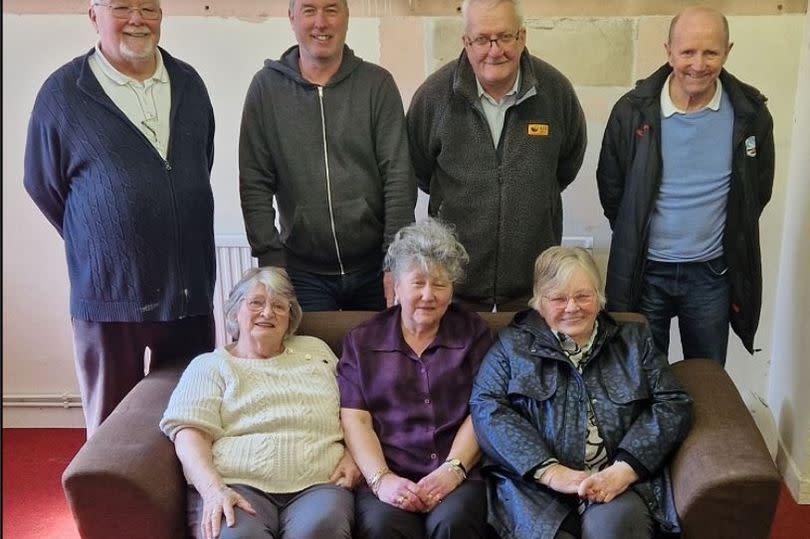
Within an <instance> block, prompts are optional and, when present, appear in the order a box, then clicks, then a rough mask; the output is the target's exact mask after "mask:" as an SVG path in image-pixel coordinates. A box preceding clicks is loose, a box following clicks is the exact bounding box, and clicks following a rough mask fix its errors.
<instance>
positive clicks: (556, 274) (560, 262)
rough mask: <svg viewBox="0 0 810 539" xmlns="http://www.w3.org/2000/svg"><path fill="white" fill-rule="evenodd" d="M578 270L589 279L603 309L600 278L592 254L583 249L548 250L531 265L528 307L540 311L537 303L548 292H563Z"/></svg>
mask: <svg viewBox="0 0 810 539" xmlns="http://www.w3.org/2000/svg"><path fill="white" fill-rule="evenodd" d="M577 269H582V270H584V271H585V273H586V274H587V275H588V279H589V280H590V281H591V284H592V285H593V289H594V291H595V292H596V295H597V296H598V297H599V307H600V308H604V306H605V294H604V293H603V292H602V275H601V274H600V273H599V268H598V267H597V266H596V262H595V261H594V259H593V257H592V256H591V254H590V253H589V252H588V251H586V250H585V249H583V248H582V247H562V246H559V245H557V246H554V247H549V248H548V249H546V250H545V251H543V252H542V253H540V256H538V257H537V259H536V260H535V261H534V286H533V289H532V294H533V295H532V299H530V300H529V306H530V307H532V308H533V309H535V310H540V299H541V298H542V297H543V295H544V294H545V293H547V292H548V291H549V290H553V289H556V288H563V287H564V286H565V285H566V283H568V281H570V280H571V276H572V275H573V274H574V272H575V271H576V270H577Z"/></svg>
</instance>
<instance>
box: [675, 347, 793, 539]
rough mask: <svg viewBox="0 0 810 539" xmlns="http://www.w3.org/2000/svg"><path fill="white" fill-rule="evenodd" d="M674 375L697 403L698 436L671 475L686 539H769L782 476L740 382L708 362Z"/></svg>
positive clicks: (692, 436) (678, 368) (682, 364)
mask: <svg viewBox="0 0 810 539" xmlns="http://www.w3.org/2000/svg"><path fill="white" fill-rule="evenodd" d="M673 369H674V371H675V374H676V376H677V377H678V379H679V380H680V382H681V383H682V384H683V386H684V388H685V389H686V391H687V392H688V393H689V394H690V395H691V396H692V398H693V399H694V407H693V416H694V419H693V424H692V430H691V431H690V433H689V436H688V437H687V438H686V440H685V441H684V443H683V445H681V447H680V448H679V450H678V451H677V452H676V454H675V456H674V458H673V460H672V470H671V471H672V483H673V491H674V495H675V506H676V507H677V509H678V514H679V515H680V518H681V524H682V527H683V538H684V539H692V538H705V537H711V538H712V539H725V538H729V539H732V538H734V539H738V538H740V537H745V538H747V539H756V538H762V539H767V538H768V536H769V534H770V529H771V522H772V521H773V517H774V512H775V511H776V504H777V502H778V499H779V491H780V487H781V478H780V476H779V473H778V471H777V470H776V466H775V465H774V463H773V460H772V459H771V455H770V453H769V452H768V448H767V447H766V445H765V442H764V440H763V439H762V435H761V434H760V432H759V430H758V429H757V426H756V424H755V423H754V420H753V418H752V417H751V414H750V412H749V411H748V408H746V406H745V403H744V402H743V400H742V398H741V397H740V394H739V392H738V391H737V388H736V387H735V386H734V382H733V381H732V380H731V378H730V377H729V376H728V373H726V371H725V370H724V369H723V368H722V367H721V366H720V364H719V363H717V362H715V361H712V360H708V359H690V360H686V361H679V362H677V363H675V364H674V365H673Z"/></svg>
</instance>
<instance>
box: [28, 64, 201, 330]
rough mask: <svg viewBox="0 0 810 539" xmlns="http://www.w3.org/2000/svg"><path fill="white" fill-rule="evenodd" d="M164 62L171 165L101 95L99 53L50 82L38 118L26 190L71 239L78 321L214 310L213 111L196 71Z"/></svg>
mask: <svg viewBox="0 0 810 539" xmlns="http://www.w3.org/2000/svg"><path fill="white" fill-rule="evenodd" d="M161 53H162V55H163V63H164V65H165V67H166V70H167V72H168V73H169V78H170V80H171V112H170V114H171V117H170V134H169V147H168V153H167V159H166V160H164V159H163V158H162V157H161V156H160V154H159V153H158V151H157V150H156V149H155V147H154V146H152V144H151V143H150V142H149V140H148V139H147V138H146V137H145V136H144V135H143V133H141V131H140V130H139V129H138V128H137V127H136V126H135V125H134V124H133V123H132V122H131V121H130V120H129V119H128V118H127V117H126V115H125V114H124V113H123V112H122V111H121V110H120V109H119V108H118V107H116V105H115V104H114V103H113V101H112V100H111V99H110V98H109V97H108V96H107V94H106V93H105V92H104V90H103V89H102V87H101V85H100V84H99V82H98V80H97V79H96V77H95V75H94V74H93V72H92V70H91V69H90V65H89V64H88V58H89V57H90V55H91V54H94V51H93V50H91V51H90V52H89V53H88V54H86V55H84V56H80V57H78V58H75V59H73V60H72V61H70V62H69V63H67V64H65V65H64V66H62V67H61V68H59V69H58V70H57V71H56V72H54V73H53V74H52V75H51V76H50V77H49V78H48V80H46V81H45V84H44V85H43V86H42V89H41V90H40V91H39V94H38V95H37V99H36V102H35V104H34V109H33V112H32V113H31V120H30V123H29V127H28V142H27V146H26V151H25V180H24V181H25V188H26V190H27V191H28V193H29V194H30V195H31V198H32V199H33V200H34V202H35V203H36V205H37V206H38V207H39V209H40V210H41V211H42V213H43V214H45V217H47V218H48V220H49V221H50V222H51V224H53V226H54V227H56V229H57V231H59V234H60V235H61V236H62V237H63V238H64V240H65V252H66V255H67V264H68V272H69V274H70V284H71V292H70V310H71V314H72V316H73V317H74V318H76V319H79V320H87V321H93V322H145V321H167V320H176V319H179V318H183V317H185V316H194V315H206V314H209V313H210V312H211V308H212V300H213V294H214V280H215V274H216V269H215V260H214V199H213V194H212V192H211V184H210V172H211V166H212V164H213V159H214V114H213V110H212V107H211V101H210V99H209V97H208V91H207V90H206V88H205V85H204V84H203V81H202V79H200V76H199V75H198V74H197V72H196V71H194V69H193V68H192V67H191V66H189V65H188V64H186V63H183V62H181V61H179V60H176V59H174V58H172V57H171V56H170V55H169V54H168V53H167V52H166V51H164V50H162V49H161Z"/></svg>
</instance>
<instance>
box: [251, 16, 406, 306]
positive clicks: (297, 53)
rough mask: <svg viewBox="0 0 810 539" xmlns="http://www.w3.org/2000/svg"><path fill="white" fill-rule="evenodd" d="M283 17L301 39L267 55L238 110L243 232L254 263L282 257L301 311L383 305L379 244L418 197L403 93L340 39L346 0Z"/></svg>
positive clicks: (389, 299)
mask: <svg viewBox="0 0 810 539" xmlns="http://www.w3.org/2000/svg"><path fill="white" fill-rule="evenodd" d="M289 17H290V23H291V24H292V27H293V31H294V32H295V37H296V40H297V41H298V45H297V46H294V47H292V48H290V49H289V50H287V51H286V52H285V53H284V54H283V55H282V57H281V59H279V60H277V61H275V60H267V61H266V62H265V64H264V67H263V68H262V69H261V70H259V72H258V73H256V75H255V76H254V78H253V81H252V83H251V85H250V88H249V89H248V93H247V97H246V99H245V106H244V110H243V113H242V129H241V134H240V138H239V180H240V182H239V186H240V195H241V199H242V214H243V215H244V218H245V228H246V229H247V236H248V241H249V242H250V246H251V249H252V251H253V256H255V257H257V258H258V259H259V265H260V266H267V265H272V266H284V267H286V268H287V271H288V273H289V275H290V279H291V280H292V282H293V285H294V286H295V291H296V294H297V296H298V300H299V302H300V303H301V307H302V308H303V309H304V310H305V311H334V310H338V309H351V310H380V309H383V308H385V306H386V303H388V304H389V305H390V304H391V303H393V284H392V283H391V280H390V277H389V276H388V274H387V273H386V276H385V279H383V271H382V261H383V255H384V253H385V250H386V249H387V248H388V243H389V242H390V241H391V239H392V238H393V236H394V234H396V232H397V231H398V230H399V229H400V228H401V227H402V226H404V225H406V224H409V223H411V222H413V218H414V215H413V210H414V206H415V204H416V181H415V179H414V176H413V171H412V169H411V164H410V157H409V154H408V142H407V138H406V134H405V114H404V111H403V107H402V99H401V97H400V95H399V91H398V90H397V87H396V84H395V83H394V79H393V77H391V74H390V73H389V72H388V71H386V70H385V69H383V68H381V67H379V66H376V65H374V64H371V63H368V62H364V61H363V60H361V59H360V58H358V57H357V56H355V55H354V53H353V52H352V50H351V49H350V48H348V47H347V46H346V45H345V40H346V31H347V29H348V25H349V8H348V6H347V5H346V0H306V1H303V0H291V1H290V9H289ZM274 197H275V200H276V203H277V205H278V215H279V221H280V225H281V226H280V228H281V231H280V232H279V230H278V229H277V228H276V210H275V208H274V207H273V198H274ZM383 282H385V295H384V294H383V290H384V288H383Z"/></svg>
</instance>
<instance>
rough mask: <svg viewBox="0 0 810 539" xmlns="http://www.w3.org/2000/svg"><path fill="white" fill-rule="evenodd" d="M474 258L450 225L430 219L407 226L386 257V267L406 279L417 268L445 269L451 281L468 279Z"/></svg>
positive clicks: (399, 233)
mask: <svg viewBox="0 0 810 539" xmlns="http://www.w3.org/2000/svg"><path fill="white" fill-rule="evenodd" d="M469 260H470V257H469V255H468V254H467V250H466V249H464V246H463V245H461V243H460V242H459V241H458V238H456V235H455V233H454V232H453V229H452V228H451V227H450V225H447V224H444V223H442V222H441V221H438V220H436V219H433V218H430V217H428V218H426V219H423V220H421V221H418V222H416V223H413V224H410V225H408V226H405V227H403V228H401V229H400V230H399V232H397V233H396V235H395V236H394V241H392V242H391V245H389V246H388V253H387V254H386V255H385V268H386V269H387V270H388V271H390V272H391V273H392V274H393V275H394V280H397V279H398V278H400V277H402V275H404V274H405V273H407V272H409V271H411V270H412V269H414V268H415V267H418V268H421V269H423V270H424V271H427V272H430V271H431V270H434V269H437V268H439V269H442V270H444V271H445V272H447V277H448V279H450V281H451V282H453V283H457V282H460V281H461V280H462V279H463V278H464V268H465V266H466V265H467V262H469Z"/></svg>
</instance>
